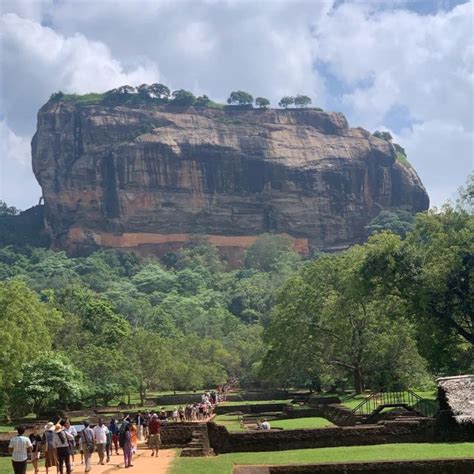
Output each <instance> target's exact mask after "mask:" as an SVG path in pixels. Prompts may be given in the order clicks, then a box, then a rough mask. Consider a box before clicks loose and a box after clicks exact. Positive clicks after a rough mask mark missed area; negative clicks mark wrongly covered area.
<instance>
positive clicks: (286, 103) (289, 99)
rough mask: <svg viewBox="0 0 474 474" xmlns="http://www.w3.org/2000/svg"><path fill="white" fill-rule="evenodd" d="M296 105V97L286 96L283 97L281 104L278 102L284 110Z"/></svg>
mask: <svg viewBox="0 0 474 474" xmlns="http://www.w3.org/2000/svg"><path fill="white" fill-rule="evenodd" d="M294 103H295V98H294V97H290V96H285V97H282V99H281V100H280V102H278V106H279V107H283V108H284V109H287V108H288V106H290V105H291V104H294Z"/></svg>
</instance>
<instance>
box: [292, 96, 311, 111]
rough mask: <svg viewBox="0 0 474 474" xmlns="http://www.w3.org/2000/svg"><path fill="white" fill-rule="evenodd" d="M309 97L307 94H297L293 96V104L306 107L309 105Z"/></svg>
mask: <svg viewBox="0 0 474 474" xmlns="http://www.w3.org/2000/svg"><path fill="white" fill-rule="evenodd" d="M311 102H312V101H311V98H310V97H308V96H307V95H300V94H298V95H297V96H296V97H295V105H296V106H298V107H301V108H303V107H308V106H309V105H311Z"/></svg>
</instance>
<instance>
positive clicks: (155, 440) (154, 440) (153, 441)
mask: <svg viewBox="0 0 474 474" xmlns="http://www.w3.org/2000/svg"><path fill="white" fill-rule="evenodd" d="M148 430H149V433H150V435H149V438H148V447H149V448H150V449H151V455H152V456H155V455H156V456H158V450H159V449H160V444H161V437H160V430H161V424H160V420H159V419H158V416H157V415H153V416H152V418H151V420H150V423H149V425H148Z"/></svg>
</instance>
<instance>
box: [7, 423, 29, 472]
mask: <svg viewBox="0 0 474 474" xmlns="http://www.w3.org/2000/svg"><path fill="white" fill-rule="evenodd" d="M25 430H26V428H25V427H24V426H23V425H21V426H19V427H18V429H17V433H18V435H17V436H15V437H14V438H12V439H11V440H10V444H9V445H8V450H9V451H10V452H11V453H12V466H13V472H14V473H15V474H26V464H27V462H28V453H31V450H32V449H33V445H32V444H31V441H30V438H27V437H26V436H25Z"/></svg>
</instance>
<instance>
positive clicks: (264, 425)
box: [260, 418, 270, 431]
mask: <svg viewBox="0 0 474 474" xmlns="http://www.w3.org/2000/svg"><path fill="white" fill-rule="evenodd" d="M260 428H261V429H262V430H265V431H267V430H269V429H270V423H268V421H267V420H266V419H265V418H264V419H263V421H262V424H261V425H260Z"/></svg>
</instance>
